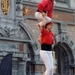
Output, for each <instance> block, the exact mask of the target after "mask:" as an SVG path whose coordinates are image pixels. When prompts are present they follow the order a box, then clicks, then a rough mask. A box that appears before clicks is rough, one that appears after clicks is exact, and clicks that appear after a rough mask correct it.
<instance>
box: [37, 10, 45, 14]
mask: <svg viewBox="0 0 75 75" xmlns="http://www.w3.org/2000/svg"><path fill="white" fill-rule="evenodd" d="M37 12H40V10H39V9H37ZM43 12H44V13H46V11H45V10H43Z"/></svg>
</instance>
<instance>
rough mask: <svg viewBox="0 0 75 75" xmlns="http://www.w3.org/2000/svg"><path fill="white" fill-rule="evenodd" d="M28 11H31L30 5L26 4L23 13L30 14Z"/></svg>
mask: <svg viewBox="0 0 75 75" xmlns="http://www.w3.org/2000/svg"><path fill="white" fill-rule="evenodd" d="M28 13H29V7H28V6H26V7H24V8H23V15H28Z"/></svg>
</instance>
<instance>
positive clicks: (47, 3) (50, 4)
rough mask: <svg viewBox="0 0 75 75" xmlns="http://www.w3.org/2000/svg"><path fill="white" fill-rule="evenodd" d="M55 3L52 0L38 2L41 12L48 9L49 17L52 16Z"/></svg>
mask: <svg viewBox="0 0 75 75" xmlns="http://www.w3.org/2000/svg"><path fill="white" fill-rule="evenodd" d="M53 6H54V3H53V2H52V1H51V0H42V2H41V3H39V4H38V9H39V11H40V12H43V11H46V12H47V15H48V17H50V18H52V12H53Z"/></svg>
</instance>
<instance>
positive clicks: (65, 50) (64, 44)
mask: <svg viewBox="0 0 75 75" xmlns="http://www.w3.org/2000/svg"><path fill="white" fill-rule="evenodd" d="M73 49H74V44H73V42H72V40H71V39H70V38H69V37H68V36H67V35H65V34H60V35H56V37H55V46H54V50H55V51H56V50H58V51H59V52H58V54H59V55H58V56H59V57H58V61H60V60H61V59H62V60H63V59H64V60H63V65H62V66H64V67H65V68H64V69H65V71H64V70H62V69H61V68H58V70H59V71H58V73H64V74H69V75H70V74H72V69H71V65H72V64H74V63H75V61H74V54H73ZM61 56H62V57H61ZM60 62H61V61H60ZM58 63H59V62H58ZM59 64H60V66H61V63H59ZM60 66H59V65H58V67H60Z"/></svg>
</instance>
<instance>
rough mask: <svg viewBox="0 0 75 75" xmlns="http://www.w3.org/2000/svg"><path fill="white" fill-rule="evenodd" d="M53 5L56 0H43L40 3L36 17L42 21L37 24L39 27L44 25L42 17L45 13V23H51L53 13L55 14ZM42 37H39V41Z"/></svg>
mask: <svg viewBox="0 0 75 75" xmlns="http://www.w3.org/2000/svg"><path fill="white" fill-rule="evenodd" d="M53 7H54V0H42V2H40V3H39V4H38V9H37V11H36V12H35V18H36V19H37V20H38V21H40V22H39V23H38V24H36V26H37V28H38V29H39V27H42V19H43V15H44V14H46V16H45V21H46V22H45V24H47V23H49V22H51V21H52V19H51V18H52V15H53ZM40 38H41V37H39V38H38V41H40Z"/></svg>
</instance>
